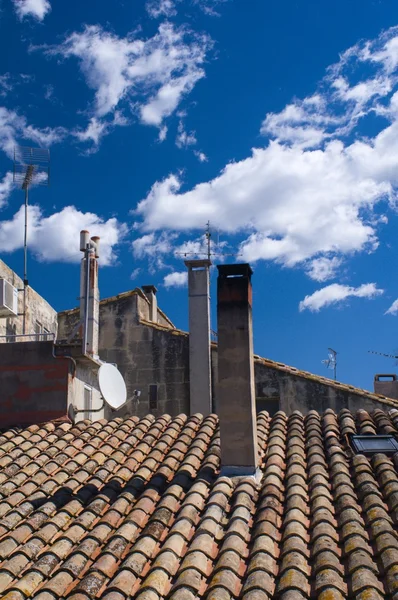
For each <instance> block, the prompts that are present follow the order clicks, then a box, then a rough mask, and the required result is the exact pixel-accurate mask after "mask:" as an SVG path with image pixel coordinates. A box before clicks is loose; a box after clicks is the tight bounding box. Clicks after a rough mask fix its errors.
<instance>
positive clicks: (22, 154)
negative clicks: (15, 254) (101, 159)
mask: <svg viewBox="0 0 398 600" xmlns="http://www.w3.org/2000/svg"><path fill="white" fill-rule="evenodd" d="M13 180H14V183H19V184H21V189H22V190H24V192H25V226H24V244H23V247H24V270H23V324H22V332H23V334H26V308H27V303H26V292H27V287H28V285H29V283H28V204H29V188H30V186H31V185H32V184H34V185H45V186H49V185H50V151H49V150H45V149H43V148H30V147H27V146H17V147H16V148H14V176H13Z"/></svg>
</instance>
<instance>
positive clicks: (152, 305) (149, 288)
mask: <svg viewBox="0 0 398 600" xmlns="http://www.w3.org/2000/svg"><path fill="white" fill-rule="evenodd" d="M142 289H143V290H144V294H145V296H146V297H147V298H148V300H149V320H150V321H152V322H153V323H157V322H158V299H157V297H156V292H157V291H158V290H157V288H156V287H155V286H154V285H143V286H142Z"/></svg>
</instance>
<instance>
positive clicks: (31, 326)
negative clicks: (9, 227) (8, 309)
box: [0, 260, 58, 343]
mask: <svg viewBox="0 0 398 600" xmlns="http://www.w3.org/2000/svg"><path fill="white" fill-rule="evenodd" d="M0 278H2V279H6V280H7V281H8V282H9V283H11V285H13V286H14V287H15V288H17V289H20V290H22V288H23V281H22V279H21V278H20V277H18V275H17V274H16V273H14V271H12V270H11V269H10V268H9V267H8V266H7V265H6V264H5V263H4V262H3V261H2V260H0ZM23 309H24V306H23V292H22V291H21V292H19V295H18V313H20V315H19V316H18V317H0V343H1V342H3V343H4V342H6V341H7V339H6V338H4V337H1V336H13V335H14V336H15V335H20V334H22V332H23V316H22V314H21V313H23ZM57 322H58V321H57V312H56V311H55V310H54V309H53V308H52V307H51V306H50V305H49V304H48V302H46V300H44V298H42V297H41V296H40V295H39V294H38V293H37V292H35V290H33V289H32V288H31V287H30V286H28V288H27V310H26V333H29V334H34V333H36V323H40V325H41V327H42V331H44V329H45V330H46V331H48V332H50V333H54V334H55V335H56V333H57ZM29 339H30V340H33V339H34V338H33V337H32V338H29ZM42 339H43V338H42Z"/></svg>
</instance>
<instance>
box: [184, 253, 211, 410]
mask: <svg viewBox="0 0 398 600" xmlns="http://www.w3.org/2000/svg"><path fill="white" fill-rule="evenodd" d="M185 265H186V267H187V268H188V294H189V388H190V413H191V415H193V414H195V413H201V414H202V415H203V416H205V417H206V416H207V415H209V414H210V413H211V412H212V403H211V356H210V295H209V267H210V266H211V262H210V260H208V259H206V260H186V261H185Z"/></svg>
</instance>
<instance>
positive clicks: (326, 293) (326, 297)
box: [299, 283, 384, 312]
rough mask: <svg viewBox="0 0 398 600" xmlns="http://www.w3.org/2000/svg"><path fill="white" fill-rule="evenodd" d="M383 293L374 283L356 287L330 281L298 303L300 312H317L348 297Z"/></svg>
mask: <svg viewBox="0 0 398 600" xmlns="http://www.w3.org/2000/svg"><path fill="white" fill-rule="evenodd" d="M383 293H384V290H381V289H379V288H377V286H376V284H375V283H364V284H362V285H360V286H359V287H357V288H354V287H350V286H348V285H340V284H339V283H332V284H331V285H328V286H326V287H324V288H322V289H320V290H317V291H316V292H314V293H313V294H311V296H306V297H305V298H304V300H302V301H301V302H300V304H299V310H300V312H301V311H303V310H310V311H311V312H318V311H319V310H320V309H321V308H324V307H325V306H330V305H331V304H338V303H339V302H343V300H346V299H347V298H350V297H356V298H375V297H376V296H380V295H381V294H383Z"/></svg>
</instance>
